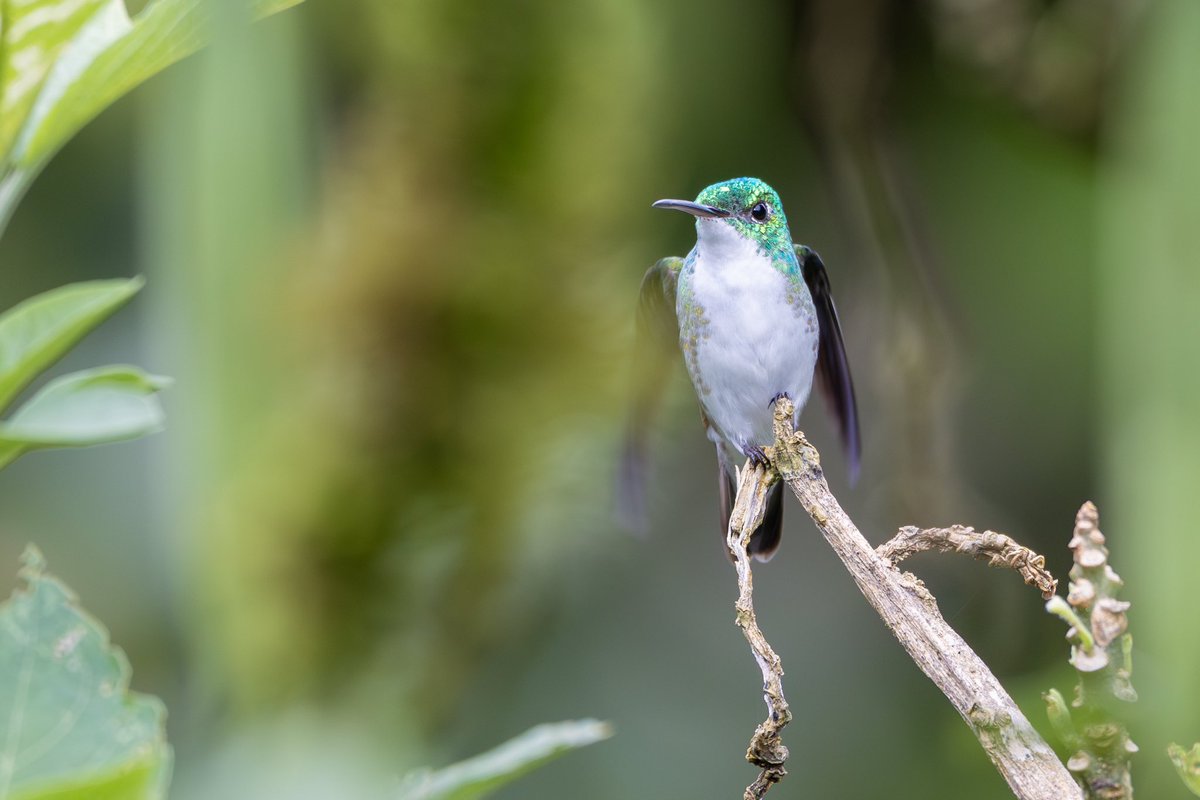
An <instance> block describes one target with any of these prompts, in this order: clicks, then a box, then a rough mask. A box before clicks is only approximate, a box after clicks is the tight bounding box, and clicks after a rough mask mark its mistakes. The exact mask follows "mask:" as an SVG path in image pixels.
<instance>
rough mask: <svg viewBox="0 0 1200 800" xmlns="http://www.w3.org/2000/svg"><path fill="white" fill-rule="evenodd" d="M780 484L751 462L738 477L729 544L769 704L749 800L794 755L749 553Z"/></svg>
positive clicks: (754, 745)
mask: <svg viewBox="0 0 1200 800" xmlns="http://www.w3.org/2000/svg"><path fill="white" fill-rule="evenodd" d="M776 480H778V478H777V477H776V475H775V473H774V472H773V471H771V470H767V469H765V468H763V467H761V466H755V467H751V466H750V464H749V462H747V465H746V467H744V468H743V469H742V470H741V471H740V473H739V474H738V493H737V500H736V501H735V502H734V505H733V512H732V513H731V514H730V515H729V531H728V534H727V541H726V544H727V545H728V546H729V551H730V553H731V554H732V555H733V564H734V568H735V569H736V570H737V576H738V599H737V603H736V604H735V605H734V608H735V609H736V610H737V625H738V627H739V628H741V629H742V633H743V634H744V635H745V636H746V641H747V642H749V643H750V649H751V650H752V651H754V660H755V661H757V662H758V668H759V669H760V670H762V678H763V700H764V701H766V704H767V718H766V719H765V720H764V721H763V723H762V724H761V725H759V726H758V729H757V730H755V731H754V736H753V737H752V738H751V739H750V747H749V748H748V749H747V750H746V760H747V761H749V762H750V763H751V764H754V765H755V766H757V767H760V768H761V769H762V771H761V772H760V773H759V775H758V777H757V778H755V780H754V782H753V783H751V784H750V785H749V786H748V787H746V792H745V794H744V795H743V798H744V800H761V798H762V797H763V796H764V795H765V794H766V793H767V791H768V790H769V789H770V788H771V787H772V786H773V785H775V784H776V783H778V782H779V781H781V780H782V779H783V776H785V775H787V770H786V769H784V763H785V762H786V761H787V758H788V749H787V748H786V747H784V746H783V741H782V740H781V739H780V737H779V733H780V731H781V730H783V727H784V726H785V725H787V724H788V723H789V722H791V720H792V712H791V710H790V709H789V708H788V704H787V700H785V699H784V697H783V664H782V663H781V662H780V660H779V656H778V655H776V653H775V650H774V649H772V647H771V645H770V643H769V642H768V641H767V638H766V637H765V636H763V632H762V631H761V630H760V629H759V627H758V620H757V619H756V618H755V616H754V576H753V575H752V573H751V571H750V556H749V555H748V554H747V553H746V547H747V545H749V544H750V537H751V535H753V533H754V531H755V530H757V529H758V526H759V525H761V524H762V521H763V516H764V515H765V513H766V510H767V490H768V489H770V488H771V486H772V485H773V484H774V483H775V482H776Z"/></svg>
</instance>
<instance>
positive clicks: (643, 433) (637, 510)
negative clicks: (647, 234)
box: [617, 258, 683, 531]
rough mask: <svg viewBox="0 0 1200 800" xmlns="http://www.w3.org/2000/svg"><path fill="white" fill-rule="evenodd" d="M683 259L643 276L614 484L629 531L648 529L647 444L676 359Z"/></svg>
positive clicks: (669, 261)
mask: <svg viewBox="0 0 1200 800" xmlns="http://www.w3.org/2000/svg"><path fill="white" fill-rule="evenodd" d="M682 268H683V259H682V258H664V259H661V260H660V261H659V262H658V263H656V264H655V265H654V266H653V267H651V268H650V269H648V270H647V271H646V277H644V278H642V289H641V294H640V295H639V297H638V306H637V331H636V335H635V337H634V357H633V397H632V400H631V403H630V409H629V420H628V423H627V424H626V428H625V447H624V452H623V453H622V456H621V467H620V470H621V471H620V475H619V476H618V480H617V514H618V516H619V518H620V520H621V522H622V524H623V525H624V526H625V527H627V528H629V529H630V530H637V531H643V530H645V528H646V498H645V473H646V442H647V438H648V435H649V431H650V425H651V424H652V423H653V421H654V415H655V413H656V412H657V411H658V407H659V405H660V404H661V401H662V396H663V389H664V388H665V386H666V379H667V376H669V375H670V373H671V367H672V366H673V365H674V364H675V363H676V362H677V361H678V360H679V321H678V320H677V319H676V317H675V290H676V288H677V286H678V284H679V271H680V270H681V269H682Z"/></svg>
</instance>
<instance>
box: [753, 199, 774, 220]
mask: <svg viewBox="0 0 1200 800" xmlns="http://www.w3.org/2000/svg"><path fill="white" fill-rule="evenodd" d="M750 216H751V217H752V218H753V219H754V221H755V222H766V221H767V217H769V216H771V207H770V206H769V205H767V204H766V203H755V204H754V208H752V209H750Z"/></svg>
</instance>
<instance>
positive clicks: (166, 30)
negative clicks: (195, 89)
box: [9, 0, 301, 167]
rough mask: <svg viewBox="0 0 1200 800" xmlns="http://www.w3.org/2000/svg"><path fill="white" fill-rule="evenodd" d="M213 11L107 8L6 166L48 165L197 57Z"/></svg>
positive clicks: (261, 11)
mask: <svg viewBox="0 0 1200 800" xmlns="http://www.w3.org/2000/svg"><path fill="white" fill-rule="evenodd" d="M300 2H301V0H253V2H251V3H250V4H249V7H250V9H251V13H252V14H253V15H254V16H266V15H268V14H273V13H275V12H276V11H282V10H283V9H285V8H289V7H291V6H294V5H297V4H298V3H300ZM93 4H95V3H94V0H93ZM211 6H212V3H210V2H205V1H204V0H157V2H152V3H150V4H149V5H148V6H146V8H145V9H143V10H142V12H141V13H140V14H138V16H137V18H136V19H134V20H132V21H131V20H130V19H129V16H128V15H127V14H126V12H125V7H124V3H123V2H122V0H112V1H111V2H110V3H107V4H105V7H104V8H102V9H99V11H98V12H97V13H96V15H95V17H94V20H93V23H92V26H93V27H92V29H91V30H90V31H89V32H90V33H91V34H92V35H93V36H94V43H90V44H89V43H85V42H82V38H83V37H80V39H79V40H77V41H76V42H73V45H75V48H74V50H72V51H70V52H68V53H67V56H69V57H70V58H71V59H72V60H71V61H64V63H62V64H60V65H59V67H60V69H59V70H58V72H57V74H55V75H53V76H52V80H51V81H48V82H47V84H48V85H47V87H46V91H45V92H44V94H43V96H42V97H39V99H38V100H39V102H38V104H37V106H36V107H35V108H34V109H33V113H32V114H31V115H30V118H29V120H28V121H27V123H26V126H25V128H24V129H23V131H22V134H21V138H20V139H19V140H18V142H17V147H16V149H15V150H14V151H13V153H12V157H11V158H10V159H9V160H10V161H11V162H12V163H14V164H16V165H18V166H24V167H29V166H32V165H34V164H37V163H38V162H40V161H42V160H44V159H46V158H49V157H50V156H51V155H53V154H54V153H55V152H56V151H57V150H58V148H60V147H61V146H62V145H63V144H64V143H65V142H66V141H67V140H68V139H69V138H71V137H72V136H73V135H75V133H76V132H78V130H79V129H80V128H82V127H83V126H84V125H85V124H87V123H88V122H89V121H91V120H92V119H93V118H94V117H95V116H96V115H97V114H99V113H100V112H101V111H103V110H104V109H105V108H107V107H108V106H110V105H111V104H112V103H113V102H115V101H116V100H117V99H118V98H120V97H121V96H122V95H124V94H125V93H126V92H128V91H129V90H130V89H133V88H134V87H135V86H137V85H138V84H140V83H142V82H143V81H145V80H146V79H147V78H149V77H151V76H153V75H154V74H155V73H158V72H160V71H161V70H163V69H165V68H166V67H169V66H170V65H171V64H174V63H175V62H176V61H179V60H180V59H181V58H183V57H185V56H187V55H190V54H192V53H194V52H195V51H197V50H199V49H200V48H201V47H202V46H204V44H205V43H206V42H207V40H208V38H209V31H210V29H211V27H212V20H211V11H210V9H211ZM54 79H57V80H54Z"/></svg>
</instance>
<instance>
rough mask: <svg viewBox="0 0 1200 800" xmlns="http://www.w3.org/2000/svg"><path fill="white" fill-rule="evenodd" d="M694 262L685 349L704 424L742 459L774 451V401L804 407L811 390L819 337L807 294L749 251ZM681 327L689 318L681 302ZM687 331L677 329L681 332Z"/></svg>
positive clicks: (698, 259) (800, 285)
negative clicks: (752, 448) (754, 451)
mask: <svg viewBox="0 0 1200 800" xmlns="http://www.w3.org/2000/svg"><path fill="white" fill-rule="evenodd" d="M722 255H724V256H726V257H725V258H713V257H708V258H705V257H704V256H703V255H702V256H701V257H700V258H697V260H696V262H695V267H694V270H693V272H692V275H691V276H690V277H691V281H690V289H691V295H692V302H693V304H694V311H698V312H699V316H698V317H696V320H697V321H696V322H695V324H694V326H693V328H692V331H691V332H692V334H693V335H694V337H695V338H694V339H691V337H687V338H688V339H691V341H690V342H689V341H684V340H683V339H682V338H681V344H683V346H684V350H685V353H688V347H689V345H690V346H691V348H692V349H691V352H690V353H688V357H687V359H686V360H687V365H688V372H689V373H690V374H691V377H692V383H693V384H694V385H695V387H696V394H697V395H698V396H699V398H700V402H701V404H702V405H703V407H704V412H705V414H706V415H707V416H708V420H709V422H710V423H711V424H712V425H713V426H714V428H715V429H716V432H717V433H718V434H719V435H720V436H721V437H722V438H723V439H724V440H725V441H726V442H727V443H729V444H731V445H733V446H734V447H735V448H737V449H738V450H739V451H742V450H743V448H744V447H745V446H747V445H758V446H767V445H770V444H773V443H774V440H775V437H774V434H773V431H772V425H771V420H772V410H771V407H770V402H771V400H772V398H774V397H775V396H776V395H778V394H780V393H781V392H786V393H787V394H788V395H789V396H790V397H791V398H792V400H793V401H794V402H795V404H796V410H797V413H799V411H800V409H802V408H803V407H804V404H805V402H806V401H807V400H808V395H809V392H810V390H811V389H812V380H813V368H814V367H815V366H816V361H817V341H818V329H817V321H816V314H815V312H814V309H813V305H812V298H811V296H810V295H809V293H808V287H806V286H805V285H804V282H803V281H802V280H794V281H793V280H791V279H789V278H788V277H787V276H785V275H784V274H783V273H781V272H780V271H779V270H777V269H776V268H775V267H774V266H772V264H771V262H770V261H769V260H768V259H767V258H766V257H764V256H761V255H759V254H758V252H757V250H755V249H754V248H753V247H752V246H747V247H746V248H743V249H740V250H734V251H733V252H730V251H728V250H726V252H724V253H722ZM678 312H679V316H680V319H681V321H682V320H683V318H684V314H685V313H687V311H686V309H685V308H684V299H683V298H682V296H681V298H680V303H679V308H678ZM683 327H684V326H682V325H681V331H682V329H683Z"/></svg>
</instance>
